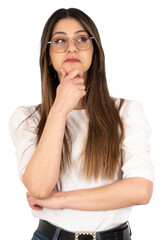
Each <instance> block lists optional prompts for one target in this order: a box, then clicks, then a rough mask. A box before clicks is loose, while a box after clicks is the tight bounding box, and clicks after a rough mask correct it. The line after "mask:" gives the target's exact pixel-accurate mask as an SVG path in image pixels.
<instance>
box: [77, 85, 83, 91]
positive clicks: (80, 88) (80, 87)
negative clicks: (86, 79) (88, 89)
mask: <svg viewBox="0 0 162 240" xmlns="http://www.w3.org/2000/svg"><path fill="white" fill-rule="evenodd" d="M77 89H79V90H85V85H77Z"/></svg>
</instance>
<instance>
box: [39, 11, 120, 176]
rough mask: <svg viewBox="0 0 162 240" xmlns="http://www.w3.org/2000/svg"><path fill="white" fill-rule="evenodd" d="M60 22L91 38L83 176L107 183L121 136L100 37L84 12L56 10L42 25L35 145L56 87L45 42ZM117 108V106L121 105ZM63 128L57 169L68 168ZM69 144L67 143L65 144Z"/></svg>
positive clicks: (113, 171) (116, 163) (114, 167)
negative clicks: (62, 151) (75, 26)
mask: <svg viewBox="0 0 162 240" xmlns="http://www.w3.org/2000/svg"><path fill="white" fill-rule="evenodd" d="M63 18H75V19H76V20H78V21H79V22H80V24H81V25H82V26H83V27H84V29H85V30H86V31H87V32H88V34H89V35H90V36H92V37H94V41H93V46H94V53H93V60H92V63H91V67H90V69H89V71H88V77H87V81H86V96H85V97H84V102H85V109H86V112H87V116H88V118H89V126H88V134H87V138H86V142H85V145H84V149H83V152H82V153H84V162H83V174H84V175H85V177H86V178H87V179H91V178H92V177H94V178H95V179H97V178H98V177H99V176H102V177H103V178H106V179H110V178H113V177H114V176H115V174H116V172H117V169H118V167H119V164H120V151H121V143H122V139H123V135H124V131H123V124H122V121H121V119H120V116H119V108H120V107H118V108H117V107H116V106H115V100H114V99H113V98H111V96H110V94H109V91H108V87H107V82H106V74H105V57H104V52H103V49H102V45H101V40H100V36H99V33H98V30H97V28H96V26H95V24H94V22H93V21H92V20H91V19H90V17H89V16H87V15H86V14H85V13H84V12H82V11H81V10H79V9H76V8H69V9H59V10H57V11H56V12H54V13H53V14H52V15H51V17H50V18H49V19H48V21H47V23H46V24H45V27H44V30H43V34H42V38H41V50H40V69H41V83H42V103H41V105H40V108H41V120H40V123H39V125H38V133H37V135H38V142H39V140H40V138H41V134H42V132H43V129H44V126H45V123H46V120H47V117H48V114H49V111H50V109H51V107H52V105H53V103H54V101H55V97H56V88H57V86H58V84H59V80H58V76H57V72H56V71H55V69H54V68H53V66H51V64H50V56H49V46H48V44H47V42H48V41H50V40H51V36H52V32H53V29H54V26H55V24H56V23H57V22H58V21H59V20H60V19H63ZM122 102H123V101H121V104H120V106H121V105H122ZM67 136H69V132H68V127H67V124H66V129H65V135H64V141H63V144H64V148H65V156H63V154H62V161H61V169H62V170H63V169H64V167H65V165H66V164H67V165H68V166H69V167H70V164H71V157H70V146H69V144H68V143H67V138H66V137H67ZM68 142H69V141H68Z"/></svg>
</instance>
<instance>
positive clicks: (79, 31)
mask: <svg viewBox="0 0 162 240" xmlns="http://www.w3.org/2000/svg"><path fill="white" fill-rule="evenodd" d="M81 32H86V33H87V31H86V30H84V29H83V30H78V31H76V32H74V34H75V35H76V34H78V33H81ZM56 34H64V35H67V33H66V32H55V33H53V34H52V37H53V36H54V35H56Z"/></svg>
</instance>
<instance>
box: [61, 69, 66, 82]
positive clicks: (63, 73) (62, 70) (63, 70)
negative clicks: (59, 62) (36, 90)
mask: <svg viewBox="0 0 162 240" xmlns="http://www.w3.org/2000/svg"><path fill="white" fill-rule="evenodd" d="M66 75H67V72H66V70H65V69H64V68H61V80H63V79H64V78H65V77H66Z"/></svg>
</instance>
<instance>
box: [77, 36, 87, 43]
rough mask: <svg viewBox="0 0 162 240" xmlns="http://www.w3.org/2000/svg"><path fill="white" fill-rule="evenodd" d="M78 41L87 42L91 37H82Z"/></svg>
mask: <svg viewBox="0 0 162 240" xmlns="http://www.w3.org/2000/svg"><path fill="white" fill-rule="evenodd" d="M76 40H77V42H86V41H87V40H89V36H80V37H78V38H77V39H76Z"/></svg>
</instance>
